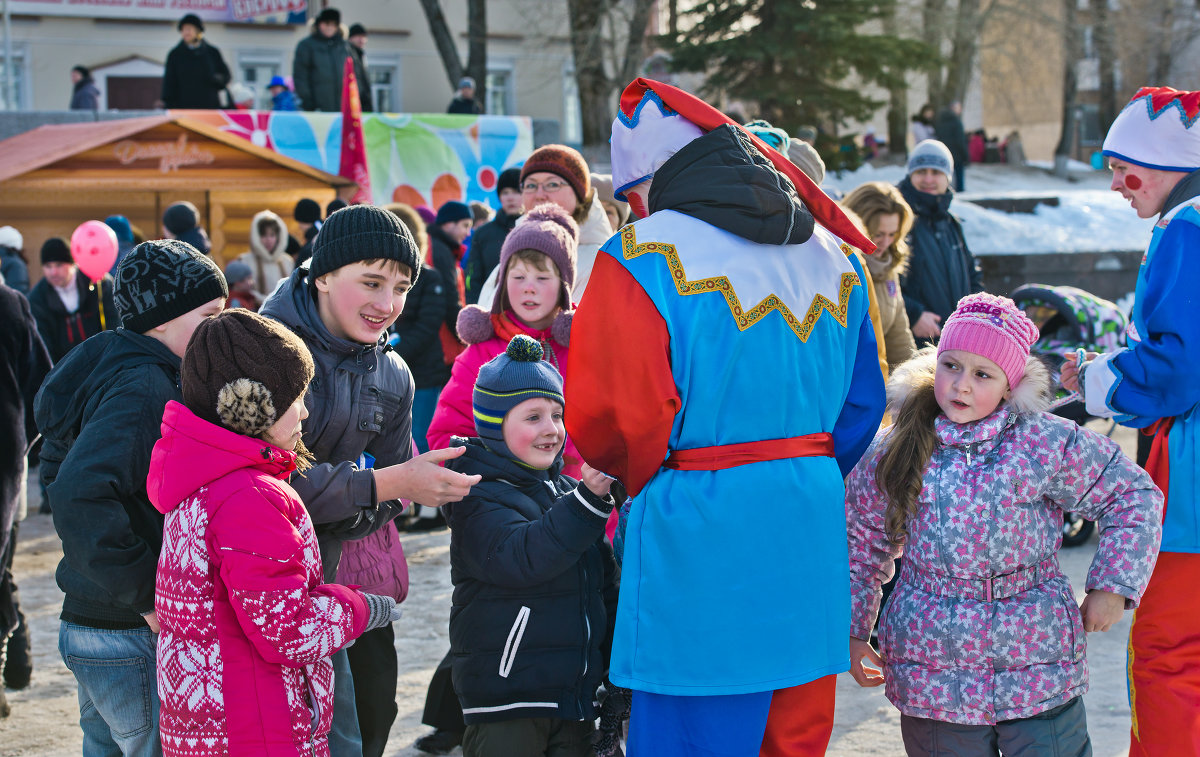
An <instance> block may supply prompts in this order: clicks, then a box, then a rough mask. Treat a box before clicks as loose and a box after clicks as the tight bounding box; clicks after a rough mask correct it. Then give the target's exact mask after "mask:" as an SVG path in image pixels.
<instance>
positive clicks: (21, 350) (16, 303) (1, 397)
mask: <svg viewBox="0 0 1200 757" xmlns="http://www.w3.org/2000/svg"><path fill="white" fill-rule="evenodd" d="M0 323H3V324H4V328H3V329H0V668H3V667H4V659H5V650H6V647H7V644H8V637H9V634H11V633H12V632H13V630H14V629H15V628H16V627H17V623H18V615H17V602H16V586H14V585H13V583H12V559H13V552H14V551H15V549H16V527H15V525H14V523H15V519H16V514H17V505H18V501H19V498H20V496H21V486H22V482H23V481H24V479H25V448H26V446H27V445H28V444H29V442H31V441H33V439H34V437H35V436H37V429H36V428H35V427H34V423H33V398H34V395H35V394H36V393H37V390H38V387H40V386H41V385H42V379H43V378H45V376H46V374H47V373H49V372H50V356H49V355H48V354H47V353H46V347H45V346H44V345H43V344H42V340H41V337H39V336H38V332H37V326H36V325H35V323H34V320H33V314H32V313H31V312H30V310H29V303H28V302H26V301H25V298H24V297H22V296H21V295H20V294H19V293H18V292H17V291H16V290H14V289H12V288H11V287H7V286H4V285H3V284H0ZM7 716H8V701H7V699H5V696H4V687H3V686H0V718H3V717H7Z"/></svg>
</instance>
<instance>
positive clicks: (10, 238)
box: [0, 226, 25, 250]
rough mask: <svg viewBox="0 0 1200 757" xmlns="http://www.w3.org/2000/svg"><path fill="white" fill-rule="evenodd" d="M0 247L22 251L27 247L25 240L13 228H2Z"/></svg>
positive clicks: (0, 231) (0, 228)
mask: <svg viewBox="0 0 1200 757" xmlns="http://www.w3.org/2000/svg"><path fill="white" fill-rule="evenodd" d="M0 247H8V248H9V249H12V250H20V249H22V248H24V247H25V238H24V237H22V236H21V232H19V231H17V230H16V229H14V228H13V227H11V226H3V227H0Z"/></svg>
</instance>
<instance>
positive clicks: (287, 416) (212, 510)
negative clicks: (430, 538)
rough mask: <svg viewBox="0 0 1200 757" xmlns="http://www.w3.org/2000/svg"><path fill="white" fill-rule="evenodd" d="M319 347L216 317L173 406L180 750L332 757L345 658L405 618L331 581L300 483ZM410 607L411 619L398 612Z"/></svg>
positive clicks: (162, 675)
mask: <svg viewBox="0 0 1200 757" xmlns="http://www.w3.org/2000/svg"><path fill="white" fill-rule="evenodd" d="M312 376H313V362H312V356H311V355H310V354H309V351H308V348H307V347H305V345H304V342H303V341H301V340H300V338H299V337H297V336H295V335H294V334H292V333H291V332H290V331H288V330H287V329H286V328H284V327H283V326H280V325H279V324H278V323H276V322H275V321H272V320H269V319H267V318H264V317H262V316H259V315H257V314H255V313H251V312H250V311H248V310H243V309H240V308H239V309H233V310H227V311H225V312H223V313H221V314H220V315H218V316H216V317H214V318H211V319H207V320H204V321H202V322H201V323H200V325H199V326H197V327H196V331H195V333H194V334H193V336H192V338H191V341H190V342H189V343H188V347H187V350H186V351H185V354H184V358H183V363H182V367H181V379H182V389H183V404H180V403H178V402H174V401H172V402H169V403H167V406H166V409H165V411H164V413H163V421H162V438H161V439H160V440H159V441H158V443H157V444H155V445H154V452H153V455H152V456H151V461H150V474H149V477H148V480H147V490H148V492H149V495H150V501H151V502H153V503H154V506H155V507H156V508H158V510H159V511H160V512H162V513H164V514H165V516H166V521H165V524H164V528H163V549H162V553H161V555H160V556H159V561H158V577H157V581H156V586H155V601H154V607H155V612H156V613H157V615H158V622H159V623H160V624H161V626H162V631H161V635H160V636H159V639H158V691H159V697H160V699H161V702H162V704H161V713H160V718H159V731H160V733H161V735H162V747H163V753H164V754H166V755H189V756H199V755H213V754H225V753H228V754H231V755H238V754H244V755H271V756H272V757H274V756H276V755H279V756H283V755H299V754H304V755H318V756H319V755H327V754H328V753H329V744H328V740H327V737H328V734H329V727H330V721H331V719H332V715H333V665H332V663H331V662H330V659H329V658H330V655H332V654H333V653H334V652H336V651H337V650H339V649H341V648H342V647H344V646H346V645H347V644H349V643H350V641H352V640H353V639H355V638H357V637H358V636H359V635H360V634H362V633H363V632H364V631H367V630H370V629H372V628H378V627H381V626H383V625H385V624H387V623H390V622H391V621H392V620H394V619H395V618H396V617H398V615H399V614H398V613H397V612H396V602H395V600H394V599H392V598H391V597H382V596H377V595H374V594H364V593H362V592H359V591H356V590H355V589H352V588H349V587H346V586H336V585H325V584H323V581H322V576H321V556H320V552H319V551H318V548H317V540H316V536H315V534H314V532H313V526H312V521H311V520H309V517H308V513H307V512H306V511H305V509H304V503H302V502H301V501H300V499H299V497H297V495H296V492H295V491H294V490H293V489H292V488H291V487H290V486H289V485H288V484H287V481H286V479H287V477H288V475H289V474H290V473H291V472H292V471H294V470H297V469H300V470H303V469H304V468H305V467H307V465H306V459H305V457H306V452H305V450H304V448H303V445H302V444H301V442H300V430H301V422H302V421H303V420H304V418H305V417H307V415H308V412H307V410H306V409H305V407H304V392H305V389H306V388H307V386H308V382H309V381H310V380H311V379H312ZM393 616H395V617H393Z"/></svg>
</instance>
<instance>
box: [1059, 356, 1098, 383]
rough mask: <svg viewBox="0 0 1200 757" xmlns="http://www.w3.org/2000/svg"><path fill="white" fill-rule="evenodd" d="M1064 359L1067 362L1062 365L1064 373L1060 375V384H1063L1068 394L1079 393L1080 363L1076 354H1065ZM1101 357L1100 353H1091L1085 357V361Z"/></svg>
mask: <svg viewBox="0 0 1200 757" xmlns="http://www.w3.org/2000/svg"><path fill="white" fill-rule="evenodd" d="M1063 357H1065V358H1066V359H1067V360H1066V362H1064V363H1063V364H1062V371H1061V372H1060V373H1059V376H1058V382H1059V383H1060V384H1062V386H1063V389H1066V390H1067V391H1068V392H1078V391H1079V361H1078V360H1077V356H1076V354H1075V353H1074V352H1064V353H1063ZM1098 357H1100V353H1098V352H1089V353H1087V354H1086V355H1085V356H1084V358H1083V359H1084V361H1085V362H1088V361H1092V360H1095V359H1096V358H1098Z"/></svg>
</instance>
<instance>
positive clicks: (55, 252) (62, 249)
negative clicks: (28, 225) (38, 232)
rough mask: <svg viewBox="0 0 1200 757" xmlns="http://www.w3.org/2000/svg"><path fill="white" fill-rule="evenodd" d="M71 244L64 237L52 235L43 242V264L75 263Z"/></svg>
mask: <svg viewBox="0 0 1200 757" xmlns="http://www.w3.org/2000/svg"><path fill="white" fill-rule="evenodd" d="M74 262H75V259H74V258H72V257H71V245H69V244H67V240H65V239H63V238H62V237H50V238H49V239H47V240H46V241H45V242H43V243H42V265H46V264H47V263H72V264H73V263H74Z"/></svg>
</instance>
